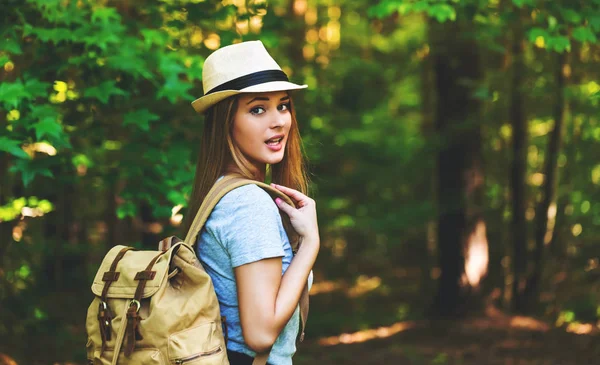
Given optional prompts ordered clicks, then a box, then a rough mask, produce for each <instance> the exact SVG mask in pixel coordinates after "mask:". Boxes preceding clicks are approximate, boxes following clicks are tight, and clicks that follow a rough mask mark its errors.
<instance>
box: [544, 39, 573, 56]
mask: <svg viewBox="0 0 600 365" xmlns="http://www.w3.org/2000/svg"><path fill="white" fill-rule="evenodd" d="M546 46H547V47H548V49H553V50H555V51H556V52H558V53H563V52H564V51H569V50H570V49H571V42H570V41H569V38H567V37H564V36H558V37H549V38H548V39H547V42H546Z"/></svg>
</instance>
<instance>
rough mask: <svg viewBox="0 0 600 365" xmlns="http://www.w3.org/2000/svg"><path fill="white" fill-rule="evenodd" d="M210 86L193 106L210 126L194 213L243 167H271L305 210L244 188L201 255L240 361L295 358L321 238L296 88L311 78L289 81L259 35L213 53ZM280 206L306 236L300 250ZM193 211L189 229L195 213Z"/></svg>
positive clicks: (225, 205) (221, 214) (279, 362)
mask: <svg viewBox="0 0 600 365" xmlns="http://www.w3.org/2000/svg"><path fill="white" fill-rule="evenodd" d="M203 87H204V90H205V91H206V94H205V95H204V96H203V97H201V98H200V99H198V100H196V101H194V102H193V103H192V105H193V107H194V109H195V110H196V111H198V112H200V113H204V114H205V124H204V134H203V136H202V141H201V148H200V156H199V159H198V165H197V170H196V177H195V183H194V189H193V193H192V199H191V203H190V212H195V211H197V210H198V208H199V207H200V204H201V203H202V200H203V199H204V198H205V196H206V194H207V193H208V191H209V190H210V188H211V186H212V185H213V184H214V183H215V182H216V181H217V180H218V179H219V178H220V177H222V176H224V175H226V174H230V173H236V174H241V175H243V176H245V177H247V178H250V179H254V180H257V181H261V182H264V180H265V175H266V174H267V170H268V167H269V170H270V173H271V177H272V182H273V184H272V186H273V187H275V188H276V189H279V190H280V191H282V192H283V193H285V194H286V195H288V196H289V197H290V198H291V199H292V200H293V201H294V202H295V203H296V206H297V207H298V208H297V209H296V208H294V207H292V206H290V205H288V204H286V203H285V202H283V201H282V200H281V199H279V198H278V199H276V200H275V202H274V201H273V200H272V199H271V197H270V196H269V195H268V194H267V193H266V192H265V191H264V190H262V189H261V188H260V187H258V186H256V185H246V186H242V187H240V188H237V189H235V190H233V191H231V192H229V193H227V194H226V195H225V196H224V197H223V198H222V199H221V200H220V201H219V203H218V204H217V206H216V207H215V209H214V210H213V211H212V213H211V216H210V217H209V219H208V221H207V223H206V225H205V226H204V227H205V228H204V229H203V230H202V232H201V233H200V235H199V238H198V245H197V247H198V248H197V251H198V256H199V257H200V261H201V262H202V264H203V266H204V268H205V269H206V271H207V272H208V274H209V275H210V276H211V278H212V280H213V284H214V287H215V291H216V293H217V298H218V300H219V305H220V309H221V315H222V316H225V317H226V318H227V321H226V326H227V333H228V342H227V353H228V357H229V360H230V362H231V364H232V365H238V364H251V363H252V361H253V358H254V356H256V354H257V353H264V352H266V351H269V349H270V354H269V360H268V363H269V364H272V365H286V364H291V363H292V356H293V355H294V353H295V350H296V347H295V341H296V338H297V335H298V329H299V311H298V301H299V299H300V295H301V293H302V290H303V288H304V286H305V284H306V282H307V280H308V277H309V275H310V272H311V269H312V266H313V264H314V262H315V259H316V257H317V253H318V250H319V244H320V242H319V232H318V226H317V216H316V209H315V202H314V201H313V200H312V199H310V198H309V197H307V196H306V195H305V193H306V190H307V179H306V174H305V171H304V165H303V161H302V153H301V141H300V135H299V131H298V124H297V122H296V118H295V113H294V110H293V106H292V100H291V97H290V95H289V94H288V91H289V90H296V89H303V88H305V87H306V85H296V84H293V83H290V82H289V81H288V79H287V76H286V75H285V73H283V71H281V68H280V67H279V65H278V64H277V63H276V62H275V61H274V60H273V58H272V57H271V56H270V55H269V54H268V52H267V50H266V49H265V48H264V46H263V44H262V43H261V42H260V41H252V42H243V43H239V44H235V45H231V46H227V47H223V48H221V49H219V50H217V51H215V52H214V53H213V54H211V55H210V56H209V57H208V58H207V59H206V61H205V64H204V69H203ZM279 210H281V211H283V212H284V213H285V214H288V215H289V217H290V221H291V223H292V225H293V227H294V229H295V230H296V232H297V233H298V234H299V235H300V237H301V240H302V245H301V246H300V248H299V250H298V252H297V253H296V254H295V255H293V253H292V249H291V246H290V243H289V240H288V238H287V235H286V233H285V230H284V228H283V226H282V222H281V216H280V212H279ZM188 217H189V220H188V222H187V227H188V228H189V225H190V224H191V220H192V219H193V214H189V215H188ZM292 256H293V257H294V259H293V261H292Z"/></svg>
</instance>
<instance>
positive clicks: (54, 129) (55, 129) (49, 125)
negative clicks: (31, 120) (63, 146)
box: [31, 117, 63, 141]
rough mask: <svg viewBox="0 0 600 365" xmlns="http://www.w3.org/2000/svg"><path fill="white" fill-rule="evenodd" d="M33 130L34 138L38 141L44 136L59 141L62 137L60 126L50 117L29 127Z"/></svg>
mask: <svg viewBox="0 0 600 365" xmlns="http://www.w3.org/2000/svg"><path fill="white" fill-rule="evenodd" d="M31 127H32V128H33V129H35V138H36V139H37V140H38V141H39V140H41V139H42V137H44V136H50V137H54V138H56V139H60V137H61V136H62V132H63V130H62V126H61V125H60V124H59V123H57V122H56V119H54V118H51V117H46V118H44V119H42V120H41V121H39V122H37V123H35V124H34V125H32V126H31Z"/></svg>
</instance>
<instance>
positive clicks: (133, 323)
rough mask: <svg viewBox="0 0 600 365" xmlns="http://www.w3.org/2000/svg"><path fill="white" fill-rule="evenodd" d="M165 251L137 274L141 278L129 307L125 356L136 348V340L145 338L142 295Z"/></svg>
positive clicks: (137, 277)
mask: <svg viewBox="0 0 600 365" xmlns="http://www.w3.org/2000/svg"><path fill="white" fill-rule="evenodd" d="M163 253H164V252H163V251H161V252H160V253H159V254H158V255H156V256H154V258H153V259H152V260H151V261H150V263H149V264H148V266H147V267H146V270H144V271H140V272H138V273H137V274H136V275H135V280H139V282H138V285H137V288H136V290H135V294H134V296H133V300H132V301H131V303H130V304H129V307H128V308H127V324H126V327H127V330H126V333H125V336H126V340H127V343H126V344H125V356H126V357H129V356H131V354H132V353H133V349H134V348H135V342H136V341H138V340H143V339H144V338H143V337H142V334H141V333H140V328H139V324H140V321H141V320H142V317H140V315H139V311H140V307H141V300H142V296H143V295H144V288H146V282H148V280H152V279H154V273H155V271H152V267H154V264H155V263H156V261H158V259H159V258H160V257H161V256H162V255H163Z"/></svg>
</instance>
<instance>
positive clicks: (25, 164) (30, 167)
mask: <svg viewBox="0 0 600 365" xmlns="http://www.w3.org/2000/svg"><path fill="white" fill-rule="evenodd" d="M48 163H49V159H43V160H36V159H30V160H25V159H19V160H17V161H16V162H15V164H14V165H13V166H12V167H11V168H10V169H9V171H10V172H20V173H21V179H22V180H23V185H25V186H28V185H29V184H30V183H31V182H32V181H33V179H34V178H35V177H36V176H37V175H41V176H47V177H54V175H53V174H52V171H50V169H49V168H48V166H47V165H48Z"/></svg>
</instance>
